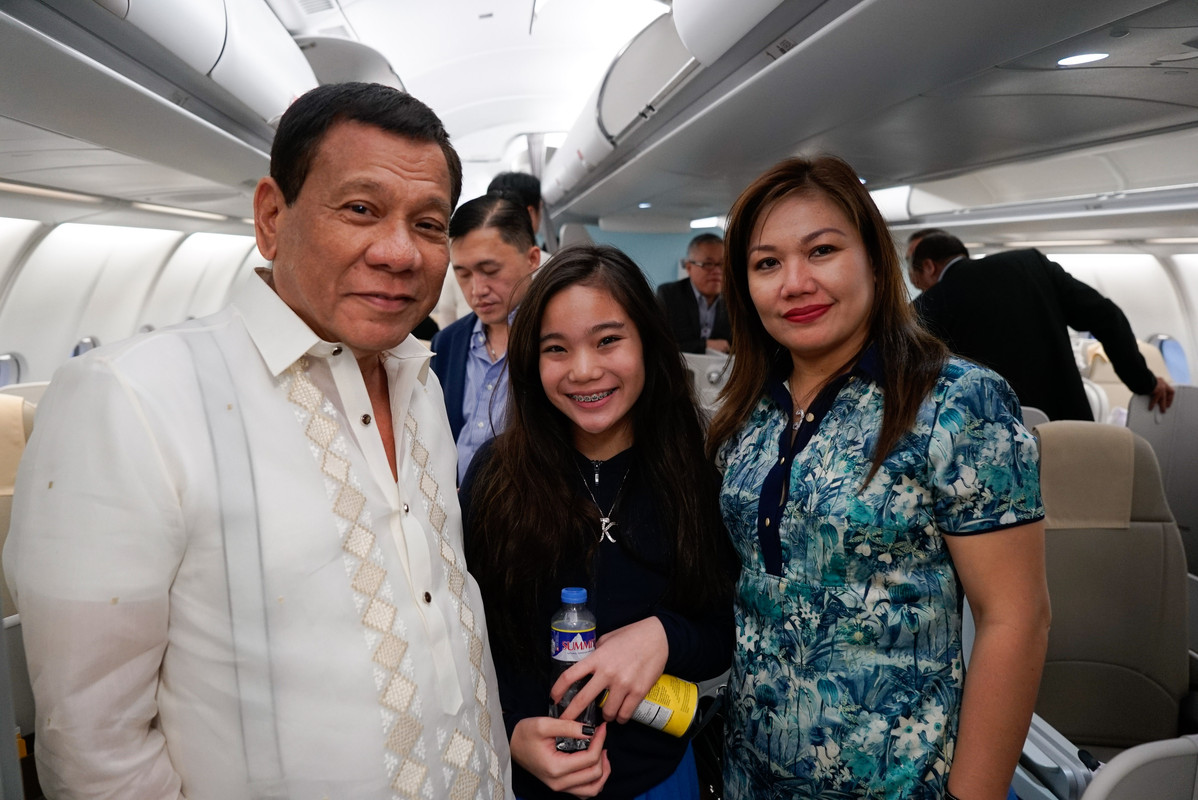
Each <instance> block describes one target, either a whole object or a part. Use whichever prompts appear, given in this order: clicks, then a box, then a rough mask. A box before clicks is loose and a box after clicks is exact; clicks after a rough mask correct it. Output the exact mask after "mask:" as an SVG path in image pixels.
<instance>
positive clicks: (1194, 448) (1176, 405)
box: [1127, 386, 1198, 685]
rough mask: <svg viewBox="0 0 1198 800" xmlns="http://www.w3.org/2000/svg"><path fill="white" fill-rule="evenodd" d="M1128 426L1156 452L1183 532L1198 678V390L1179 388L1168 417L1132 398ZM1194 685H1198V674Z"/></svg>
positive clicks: (1193, 660)
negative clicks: (1195, 488) (1197, 487)
mask: <svg viewBox="0 0 1198 800" xmlns="http://www.w3.org/2000/svg"><path fill="white" fill-rule="evenodd" d="M1127 427H1128V428H1130V429H1131V430H1132V431H1133V432H1135V433H1137V434H1138V435H1140V436H1143V437H1144V438H1145V439H1146V440H1147V441H1148V443H1149V444H1151V445H1152V448H1153V450H1155V451H1156V455H1157V459H1158V460H1159V461H1160V465H1161V477H1162V478H1163V479H1164V482H1165V497H1166V498H1167V499H1168V501H1169V508H1170V509H1171V510H1172V511H1173V516H1174V518H1176V520H1177V527H1178V529H1179V530H1181V540H1182V544H1183V546H1184V547H1185V554H1186V564H1187V565H1188V569H1189V572H1190V575H1189V577H1188V583H1189V596H1190V650H1191V651H1192V653H1191V656H1190V658H1191V663H1194V665H1195V667H1196V670H1195V671H1196V673H1198V655H1196V654H1198V574H1196V573H1198V492H1195V491H1194V484H1195V480H1198V387H1195V386H1178V387H1176V394H1175V395H1174V396H1173V405H1172V406H1170V407H1169V410H1168V411H1167V412H1165V413H1164V414H1162V413H1161V412H1160V410H1159V409H1153V410H1149V409H1148V398H1147V397H1135V398H1133V399H1132V403H1131V407H1130V408H1129V409H1128V414H1127ZM1194 683H1195V684H1196V685H1198V674H1196V675H1195V680H1194Z"/></svg>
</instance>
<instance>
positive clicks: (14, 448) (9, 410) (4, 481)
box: [0, 393, 34, 617]
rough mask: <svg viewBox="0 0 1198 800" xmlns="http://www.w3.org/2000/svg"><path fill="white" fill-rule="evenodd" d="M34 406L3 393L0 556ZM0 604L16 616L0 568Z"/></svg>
mask: <svg viewBox="0 0 1198 800" xmlns="http://www.w3.org/2000/svg"><path fill="white" fill-rule="evenodd" d="M33 409H34V406H33V404H32V403H30V402H29V401H28V400H25V399H22V398H21V397H20V396H18V395H12V394H3V393H0V552H3V549H4V541H5V540H6V539H7V538H8V522H9V517H10V516H11V514H12V491H13V484H14V483H15V482H16V479H17V466H18V465H19V464H20V463H21V456H22V455H23V454H24V453H25V440H26V439H28V438H29V433H30V432H31V431H32V430H33ZM0 603H2V604H3V612H4V613H3V615H4V616H5V617H8V616H11V615H13V614H15V613H17V607H16V605H15V604H14V603H13V599H12V596H11V595H10V594H9V592H8V584H7V583H6V582H5V580H4V573H3V569H2V566H0Z"/></svg>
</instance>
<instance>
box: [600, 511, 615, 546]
mask: <svg viewBox="0 0 1198 800" xmlns="http://www.w3.org/2000/svg"><path fill="white" fill-rule="evenodd" d="M599 527H600V531H599V541H600V542H602V541H604V540H605V539H606V540H607V541H609V542H611V543H612V544H615V543H616V540H615V539H613V538H612V535H611V529H612V528H614V527H616V523H614V522H612V521H611V519H609V518H608V517H600V518H599Z"/></svg>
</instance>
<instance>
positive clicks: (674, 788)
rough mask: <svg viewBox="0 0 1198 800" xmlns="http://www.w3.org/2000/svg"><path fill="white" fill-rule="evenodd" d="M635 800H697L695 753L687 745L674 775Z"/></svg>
mask: <svg viewBox="0 0 1198 800" xmlns="http://www.w3.org/2000/svg"><path fill="white" fill-rule="evenodd" d="M636 800H699V773H698V771H697V770H696V769H695V751H694V748H692V747H691V746H690V745H687V748H686V754H685V755H683V756H682V760H681V761H679V762H678V769H676V770H674V774H672V775H671V776H670V777H668V778H666V779H665V780H664V781H662V782H661V783H659V784H657V785H656V786H654V787H653V788H652V789H650V790H649V791H647V792H645V793H644V794H641V795H637V796H636Z"/></svg>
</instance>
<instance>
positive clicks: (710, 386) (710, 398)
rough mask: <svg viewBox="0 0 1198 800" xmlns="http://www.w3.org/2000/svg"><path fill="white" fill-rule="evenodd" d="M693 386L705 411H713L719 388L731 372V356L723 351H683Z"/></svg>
mask: <svg viewBox="0 0 1198 800" xmlns="http://www.w3.org/2000/svg"><path fill="white" fill-rule="evenodd" d="M682 355H683V357H684V358H685V359H686V369H687V372H689V373H690V376H691V381H692V382H693V383H694V387H695V399H696V400H698V401H699V405H700V406H701V407H702V408H703V410H704V411H706V412H707V413H709V414H710V413H712V412H714V411H715V407H716V400H717V398H718V397H719V394H720V390H721V389H723V388H724V384H725V383H727V382H728V375H729V374H731V372H732V357H731V356H729V355H726V354H724V353H710V352H709V353H683V354H682Z"/></svg>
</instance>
